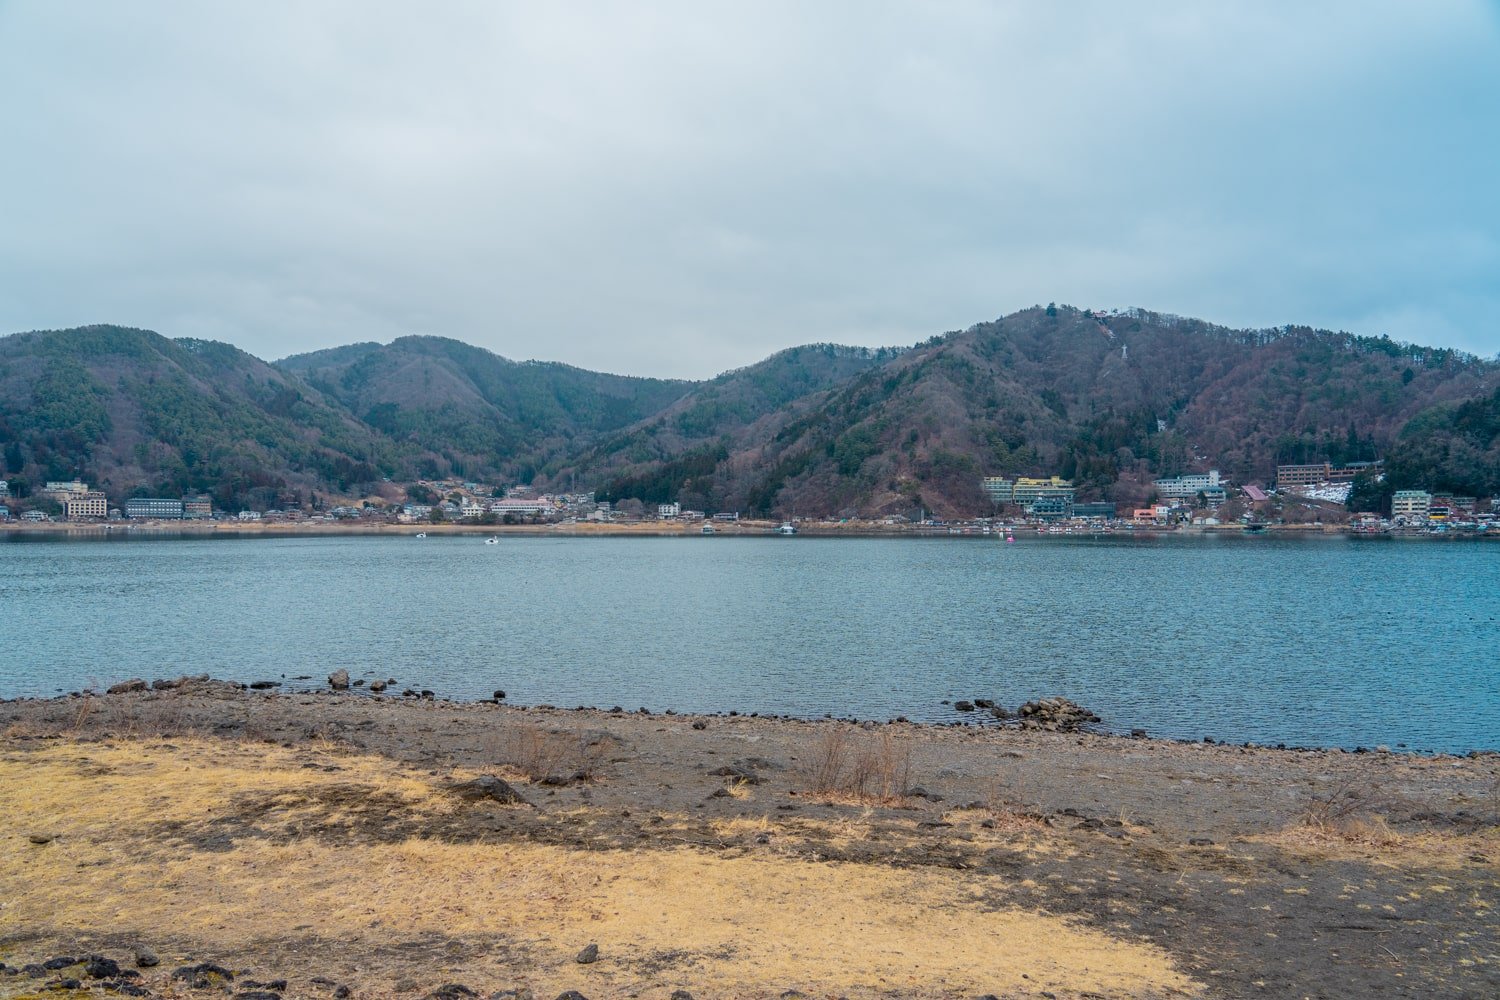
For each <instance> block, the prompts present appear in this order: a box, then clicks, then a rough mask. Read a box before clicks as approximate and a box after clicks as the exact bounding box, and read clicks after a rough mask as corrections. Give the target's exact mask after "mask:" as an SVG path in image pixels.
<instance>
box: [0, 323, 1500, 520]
mask: <svg viewBox="0 0 1500 1000" xmlns="http://www.w3.org/2000/svg"><path fill="white" fill-rule="evenodd" d="M1497 386H1500V361H1495V360H1485V359H1480V358H1476V357H1473V356H1472V355H1467V354H1463V353H1461V352H1457V351H1453V350H1448V349H1444V348H1429V347H1420V346H1416V345H1412V344H1405V343H1399V342H1395V341H1392V340H1390V339H1388V338H1384V337H1362V336H1355V335H1352V334H1347V333H1335V332H1330V331H1324V330H1313V329H1310V328H1306V327H1291V326H1289V327H1278V328H1274V329H1264V330H1236V329H1229V328H1226V327H1221V326H1216V325H1214V324H1211V323H1207V322H1204V321H1201V320H1193V319H1185V318H1182V317H1177V316H1170V315H1166V314H1160V313H1153V312H1148V311H1145V310H1138V309H1132V310H1126V311H1112V312H1108V313H1099V312H1094V311H1092V310H1083V309H1075V308H1072V307H1067V306H1047V307H1042V306H1037V307H1034V308H1031V309H1026V310H1022V311H1020V312H1017V313H1014V314H1012V315H1009V316H1005V317H1002V318H1000V319H997V320H994V321H992V322H986V323H980V324H977V325H975V326H972V327H970V328H968V329H966V330H962V331H955V332H951V333H947V334H944V335H941V336H936V337H932V338H931V339H929V340H926V341H924V342H922V343H919V344H916V345H914V346H912V347H905V348H884V349H868V348H859V347H844V346H838V345H833V344H813V345H807V346H802V347H794V348H791V349H788V350H785V351H781V352H779V353H777V354H775V355H772V356H771V357H769V358H767V359H765V360H764V361H761V362H759V363H757V364H754V365H750V366H748V367H746V368H741V369H737V370H735V371H731V372H726V373H724V374H723V375H720V376H718V377H716V378H713V379H708V380H703V381H680V380H670V379H653V378H636V377H626V376H620V375H609V374H602V373H599V372H592V371H587V370H584V369H581V368H575V367H571V366H568V365H563V364H555V363H546V362H535V361H526V362H516V361H510V360H507V359H505V358H502V357H499V356H498V355H495V354H493V353H491V352H489V351H486V350H484V349H482V348H477V347H473V346H470V345H467V344H464V343H461V342H459V341H456V340H450V339H446V338H441V337H402V338H400V339H397V340H395V341H393V342H392V343H390V344H383V345H382V344H375V343H360V344H351V345H348V346H345V347H338V348H333V349H330V350H323V351H316V352H313V353H309V354H301V355H296V356H293V357H289V358H285V359H282V360H280V361H277V362H274V363H268V362H265V361H262V360H260V359H258V358H255V357H253V356H252V355H250V354H247V353H245V352H244V351H241V350H239V349H237V348H235V347H232V346H230V345H227V344H221V343H214V342H209V341H202V340H192V339H176V340H174V339H169V338H167V337H163V336H160V335H158V334H156V333H152V332H149V331H145V330H135V329H128V328H122V327H114V326H91V327H82V328H77V329H71V330H57V331H39V332H32V333H19V334H13V335H11V336H8V337H3V338H0V446H3V447H0V471H3V472H4V474H6V475H8V476H9V477H10V478H11V480H12V482H13V483H14V484H16V485H18V486H19V487H20V488H21V489H24V488H25V487H26V484H28V483H35V482H38V481H40V480H44V479H72V478H75V477H76V478H83V479H86V480H89V481H91V482H94V483H97V484H100V485H101V486H102V487H103V488H104V489H105V490H106V491H107V492H109V493H110V495H111V498H112V499H120V498H124V497H127V496H132V495H176V494H179V493H184V492H199V491H202V492H211V493H213V494H214V495H215V497H216V498H217V499H218V500H219V502H220V503H221V504H223V505H225V506H226V507H234V506H241V505H255V506H272V505H275V504H277V503H290V502H298V501H299V500H300V499H301V498H303V497H306V496H307V495H309V494H311V493H315V492H321V493H324V494H332V495H339V496H357V495H364V494H368V493H370V492H372V491H377V490H380V489H386V492H390V491H389V489H388V488H386V487H384V485H383V483H384V481H385V480H391V481H394V482H396V483H400V482H406V481H411V480H415V479H417V478H425V479H440V478H449V477H452V478H459V479H467V480H475V481H484V482H491V483H516V482H520V483H530V484H533V485H535V486H537V487H539V488H542V489H554V490H590V489H592V490H595V491H597V492H598V493H599V494H600V496H601V497H602V498H608V499H616V500H619V499H626V498H632V497H633V498H636V499H640V500H642V501H646V502H660V501H666V500H677V501H679V502H681V503H682V504H683V505H684V506H687V507H693V508H697V509H706V510H742V511H746V512H755V513H762V514H767V515H775V516H786V515H790V514H807V515H813V514H822V515H876V514H882V513H888V512H898V511H899V512H903V513H904V512H907V511H909V510H912V509H914V508H917V507H921V508H925V509H926V510H928V511H931V512H934V513H937V514H939V515H942V516H961V515H972V514H976V513H984V512H987V511H988V502H987V501H986V499H985V497H984V495H983V493H982V491H981V489H980V486H979V480H980V477H981V476H983V475H999V474H1011V475H1016V474H1019V475H1047V474H1052V473H1057V474H1060V475H1063V476H1066V477H1069V478H1072V479H1074V480H1075V481H1076V482H1077V483H1078V484H1079V487H1080V496H1081V497H1084V498H1103V499H1114V500H1117V501H1119V502H1122V503H1132V502H1139V501H1140V500H1142V499H1144V498H1145V497H1147V496H1148V495H1149V494H1150V492H1151V487H1150V481H1151V480H1152V479H1153V478H1155V477H1157V476H1161V475H1171V474H1175V473H1180V472H1186V471H1199V470H1205V469H1208V468H1216V469H1219V470H1220V471H1221V472H1222V473H1223V474H1224V475H1225V476H1227V477H1228V478H1229V479H1230V480H1232V481H1235V482H1256V481H1260V482H1266V481H1269V480H1270V479H1271V478H1272V477H1273V476H1274V472H1275V466H1276V465H1277V464H1278V463H1283V462H1305V461H1323V460H1328V461H1332V462H1335V463H1341V462H1346V461H1355V460H1369V459H1374V458H1385V459H1387V466H1388V468H1389V469H1390V470H1391V475H1390V477H1389V480H1390V482H1389V483H1388V485H1389V486H1391V487H1396V486H1404V485H1416V486H1426V487H1429V488H1437V489H1449V490H1461V491H1462V492H1465V493H1468V494H1482V493H1488V492H1495V493H1500V440H1497V437H1496V435H1497V433H1500V426H1497V425H1500V388H1497ZM1397 480H1399V482H1398V481H1397Z"/></svg>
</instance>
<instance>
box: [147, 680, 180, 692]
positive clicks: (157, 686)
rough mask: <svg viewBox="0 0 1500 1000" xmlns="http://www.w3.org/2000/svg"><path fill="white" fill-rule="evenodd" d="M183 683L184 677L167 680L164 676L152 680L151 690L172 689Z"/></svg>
mask: <svg viewBox="0 0 1500 1000" xmlns="http://www.w3.org/2000/svg"><path fill="white" fill-rule="evenodd" d="M181 685H182V679H181V678H178V679H177V680H175V681H169V680H167V679H166V678H164V677H158V678H157V679H156V680H154V681H152V682H151V690H153V691H170V690H172V689H173V688H175V687H180V686H181Z"/></svg>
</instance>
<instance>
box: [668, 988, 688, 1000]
mask: <svg viewBox="0 0 1500 1000" xmlns="http://www.w3.org/2000/svg"><path fill="white" fill-rule="evenodd" d="M670 1000H693V995H692V994H691V993H689V992H688V991H687V990H673V991H672V996H671V998H670Z"/></svg>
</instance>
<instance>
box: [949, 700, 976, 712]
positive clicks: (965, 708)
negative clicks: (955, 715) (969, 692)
mask: <svg viewBox="0 0 1500 1000" xmlns="http://www.w3.org/2000/svg"><path fill="white" fill-rule="evenodd" d="M953 710H954V711H955V712H972V711H974V703H973V702H972V701H955V702H954V703H953Z"/></svg>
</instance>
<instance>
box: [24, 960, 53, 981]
mask: <svg viewBox="0 0 1500 1000" xmlns="http://www.w3.org/2000/svg"><path fill="white" fill-rule="evenodd" d="M21 972H23V973H24V974H26V975H28V976H30V977H31V978H32V979H41V978H42V977H43V976H45V975H46V974H47V970H46V969H44V968H42V967H41V966H40V965H39V964H37V963H36V962H28V963H27V964H26V965H23V966H21Z"/></svg>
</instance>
